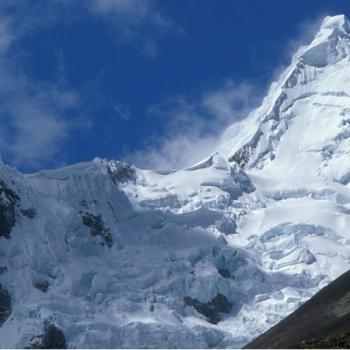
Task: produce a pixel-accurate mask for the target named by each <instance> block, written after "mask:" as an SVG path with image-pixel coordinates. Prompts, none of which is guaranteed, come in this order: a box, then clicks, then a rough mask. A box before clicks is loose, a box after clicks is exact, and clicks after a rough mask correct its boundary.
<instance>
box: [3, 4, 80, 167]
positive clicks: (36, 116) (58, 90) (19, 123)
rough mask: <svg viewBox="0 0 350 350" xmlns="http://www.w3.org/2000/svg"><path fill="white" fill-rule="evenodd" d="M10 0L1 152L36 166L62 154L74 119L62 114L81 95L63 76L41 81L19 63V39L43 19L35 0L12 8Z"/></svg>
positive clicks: (5, 37)
mask: <svg viewBox="0 0 350 350" xmlns="http://www.w3.org/2000/svg"><path fill="white" fill-rule="evenodd" d="M11 4H13V3H11V2H9V1H7V0H4V1H3V2H2V3H1V4H0V19H1V22H0V76H1V79H0V124H1V127H0V153H2V154H3V155H4V156H5V159H7V160H9V161H11V163H12V164H16V165H22V166H23V165H25V166H27V167H35V166H39V165H41V164H42V163H44V162H46V161H47V160H50V158H52V157H53V156H55V155H57V153H58V151H59V150H60V148H61V146H62V145H63V144H64V141H65V140H66V139H67V137H68V136H69V134H70V132H71V131H72V130H73V129H74V127H75V120H68V119H66V117H63V115H64V114H65V113H66V112H67V111H69V110H71V109H74V108H75V107H76V106H77V105H78V103H79V98H78V96H77V94H76V93H74V92H72V91H69V90H68V89H66V88H64V87H62V86H61V82H60V81H58V82H57V83H54V84H52V85H47V84H41V83H40V82H38V81H36V80H33V79H30V78H29V77H28V76H26V75H25V74H24V73H23V72H22V70H21V67H18V66H16V63H15V62H16V60H15V58H16V50H15V49H14V44H15V43H16V42H17V40H19V39H20V38H22V37H23V36H25V35H27V34H28V33H29V32H30V30H33V29H34V28H35V27H36V26H37V25H39V24H40V21H41V15H42V11H39V12H37V13H35V15H38V16H39V17H38V18H36V17H35V15H34V14H33V12H32V11H31V10H30V7H28V5H29V4H30V3H29V2H27V1H23V3H22V6H19V5H18V3H15V4H13V5H14V8H11V11H10V12H9V11H8V8H7V6H10V5H11ZM25 9H26V10H27V12H26V16H25V12H24V10H25ZM32 10H33V9H32ZM35 10H39V8H38V7H37V8H35ZM48 17H49V16H44V18H43V19H42V20H43V21H48ZM61 160H62V159H61Z"/></svg>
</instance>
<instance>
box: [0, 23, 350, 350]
mask: <svg viewBox="0 0 350 350" xmlns="http://www.w3.org/2000/svg"><path fill="white" fill-rule="evenodd" d="M348 28H349V24H348V22H347V20H346V19H345V17H344V16H336V17H327V18H326V19H325V20H324V22H323V24H322V26H321V28H320V31H319V33H318V34H317V35H316V36H315V39H314V40H313V41H312V43H311V44H310V45H308V46H306V47H303V48H301V49H300V50H299V51H298V52H297V53H296V54H295V56H294V57H293V60H292V63H291V66H290V67H288V69H287V70H286V72H284V73H283V74H282V76H281V79H280V80H279V81H278V82H276V83H274V84H273V86H272V87H271V90H270V92H269V94H268V96H267V97H266V98H265V99H264V101H263V103H262V105H261V106H260V107H259V108H258V109H257V110H256V111H253V112H252V113H251V115H250V116H249V117H248V118H247V119H246V120H243V121H242V122H240V123H238V124H235V125H233V126H232V127H230V128H229V129H228V131H227V132H226V135H225V136H224V139H223V142H222V144H221V145H219V147H218V149H217V150H215V152H213V153H212V154H211V155H209V156H208V158H207V159H204V160H203V161H201V162H199V163H197V164H195V165H193V166H191V167H189V168H186V169H179V170H175V171H171V172H160V171H158V172H156V171H151V170H141V169H138V168H136V167H135V166H133V165H130V164H127V163H124V162H118V161H107V160H102V159H95V160H93V161H92V162H85V163H79V164H75V165H71V166H68V167H64V168H61V169H56V170H46V171H41V172H39V173H37V174H31V175H24V174H21V173H20V172H18V171H17V170H15V169H12V168H10V167H8V166H6V165H4V164H3V163H0V347H30V346H32V347H34V346H43V344H44V343H45V339H46V338H47V336H45V335H47V334H48V332H56V334H59V337H58V338H59V339H61V341H64V342H66V344H67V345H68V346H69V347H73V348H74V347H103V348H107V347H108V348H109V347H110V348H116V347H134V348H135V347H183V348H191V347H201V348H203V347H204V348H205V347H240V346H242V345H244V344H245V343H247V342H248V341H249V340H251V339H252V338H254V337H255V336H256V335H258V334H260V333H261V332H262V331H264V330H266V329H268V328H270V327H271V325H273V324H275V323H276V322H278V321H279V320H281V319H282V318H284V317H285V316H286V315H287V314H289V313H290V312H292V311H293V310H295V308H296V307H298V306H299V305H300V304H301V303H302V302H303V301H305V300H306V299H308V298H309V297H311V296H312V295H313V294H314V293H315V292H316V291H318V290H319V289H320V288H321V287H323V286H324V285H325V284H327V283H329V282H330V281H331V280H333V279H335V278H336V277H337V276H339V275H340V274H341V273H342V272H344V271H345V270H347V269H349V267H350V235H349V233H348V230H347V228H348V227H350V188H349V183H350V159H349V149H350V148H349V146H350V144H349V143H350V137H349V136H350V84H349V79H350V74H349V73H350V62H349V29H348ZM40 344H41V345H40ZM45 344H46V343H45ZM56 345H57V344H56Z"/></svg>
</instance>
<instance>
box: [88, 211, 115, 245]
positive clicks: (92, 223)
mask: <svg viewBox="0 0 350 350" xmlns="http://www.w3.org/2000/svg"><path fill="white" fill-rule="evenodd" d="M83 224H84V225H85V226H88V227H90V232H91V234H92V235H93V236H101V237H102V238H103V240H104V242H105V244H107V246H108V247H109V248H110V247H112V245H113V237H112V235H111V233H110V231H109V230H108V229H107V228H105V226H104V223H103V221H102V218H101V215H93V214H91V213H84V214H83Z"/></svg>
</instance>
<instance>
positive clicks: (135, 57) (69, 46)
mask: <svg viewBox="0 0 350 350" xmlns="http://www.w3.org/2000/svg"><path fill="white" fill-rule="evenodd" d="M340 13H345V14H346V15H349V14H350V5H349V2H348V1H347V0H344V1H341V0H338V1H337V0H333V1H322V0H318V1H305V0H294V1H280V0H266V1H262V0H255V1H250V0H234V1H233V0H220V1H216V0H200V1H199V0H176V1H175V0H161V1H159V0H158V1H157V0H50V1H38V0H36V1H34V0H1V2H0V77H1V79H0V115H1V117H0V118H1V124H0V153H1V155H2V158H3V160H4V161H5V162H6V163H9V164H11V165H14V166H17V167H18V168H19V169H21V170H23V171H26V172H32V171H37V170H39V169H42V168H52V167H58V166H62V165H65V164H68V163H74V162H79V161H86V160H91V159H93V158H95V157H101V158H108V159H111V158H114V159H123V160H128V161H132V162H135V163H136V164H137V165H139V166H142V167H151V168H154V167H157V168H172V167H181V166H186V165H190V164H191V163H192V162H195V161H198V160H200V159H201V158H202V157H204V156H205V155H206V154H207V153H209V152H210V149H212V147H213V145H215V143H216V142H217V140H218V137H219V135H220V133H221V132H222V131H223V130H224V128H225V127H226V126H227V125H229V124H231V123H233V122H234V121H236V120H239V119H241V118H244V116H246V114H247V113H248V111H249V110H250V109H251V108H253V107H254V106H256V105H257V104H258V103H259V101H260V99H261V98H262V96H263V95H264V93H265V92H266V89H267V88H268V86H269V84H270V83H271V82H272V81H273V80H274V79H276V77H277V76H278V72H280V71H281V69H283V67H285V66H286V65H287V64H288V63H289V61H290V58H291V54H292V52H293V50H295V49H296V48H297V47H298V46H299V45H301V44H304V43H307V42H308V41H309V40H310V38H311V37H312V35H313V34H314V32H315V30H317V26H318V24H319V23H320V21H321V19H322V18H323V17H324V16H326V15H335V14H340Z"/></svg>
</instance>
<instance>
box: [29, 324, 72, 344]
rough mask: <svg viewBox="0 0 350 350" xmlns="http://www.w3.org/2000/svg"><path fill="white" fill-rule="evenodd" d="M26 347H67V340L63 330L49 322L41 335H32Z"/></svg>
mask: <svg viewBox="0 0 350 350" xmlns="http://www.w3.org/2000/svg"><path fill="white" fill-rule="evenodd" d="M27 349H67V342H66V338H65V336H64V334H63V332H62V331H61V330H60V329H58V328H57V327H56V326H55V325H53V324H51V325H49V326H48V327H47V328H46V329H45V333H44V334H43V335H39V336H36V337H33V339H32V343H31V344H30V345H29V346H28V347H27Z"/></svg>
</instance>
